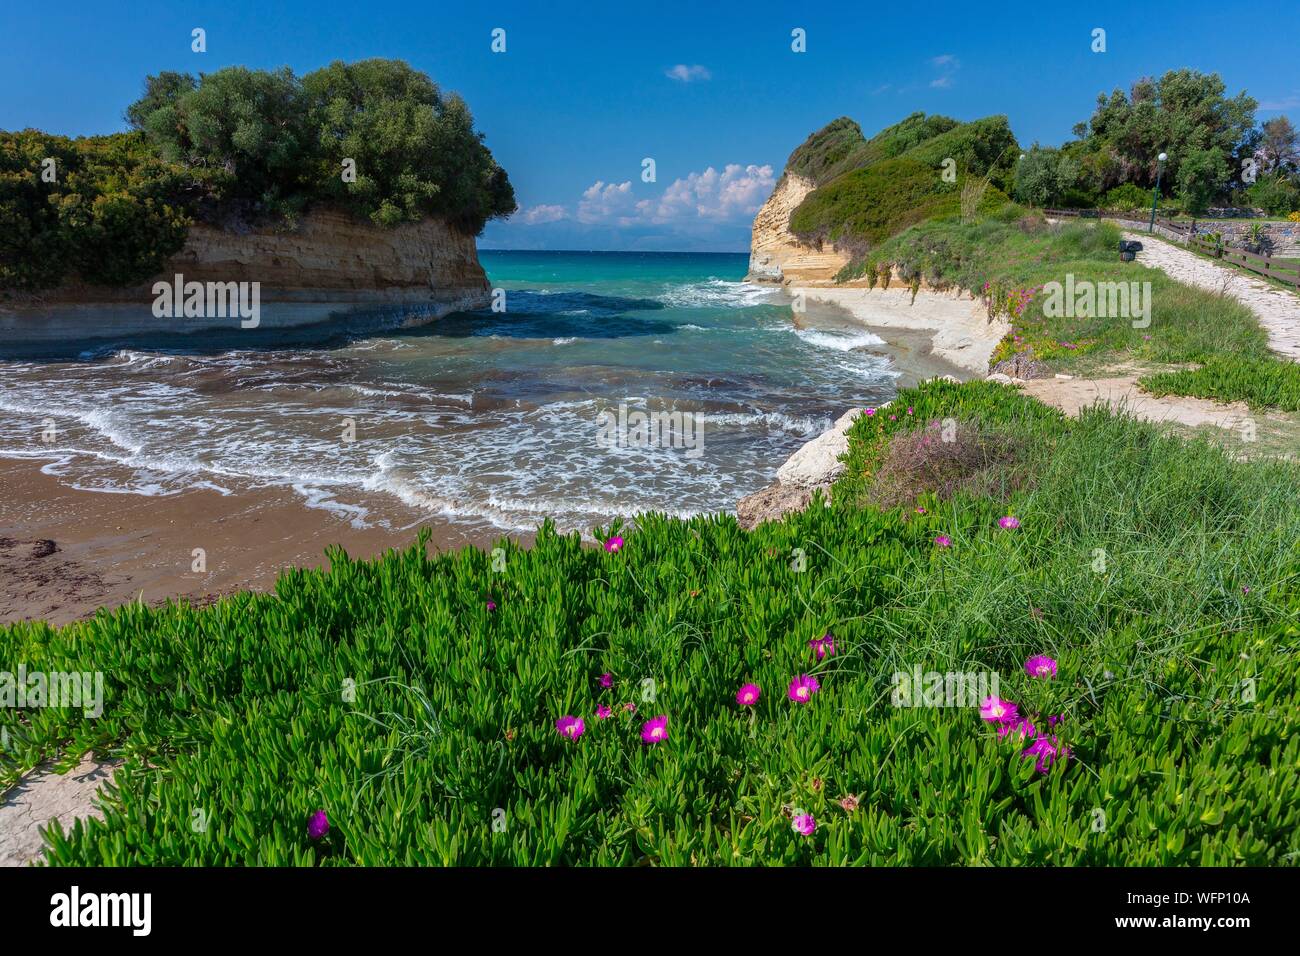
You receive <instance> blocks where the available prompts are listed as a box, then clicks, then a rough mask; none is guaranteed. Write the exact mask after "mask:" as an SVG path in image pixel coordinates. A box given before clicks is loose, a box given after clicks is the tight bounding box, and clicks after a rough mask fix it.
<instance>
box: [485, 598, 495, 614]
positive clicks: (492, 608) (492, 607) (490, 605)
mask: <svg viewBox="0 0 1300 956" xmlns="http://www.w3.org/2000/svg"><path fill="white" fill-rule="evenodd" d="M487 609H488V611H489V613H490V612H492V611H495V610H496V609H497V602H496V601H493V600H492V599H491V598H488V602H487Z"/></svg>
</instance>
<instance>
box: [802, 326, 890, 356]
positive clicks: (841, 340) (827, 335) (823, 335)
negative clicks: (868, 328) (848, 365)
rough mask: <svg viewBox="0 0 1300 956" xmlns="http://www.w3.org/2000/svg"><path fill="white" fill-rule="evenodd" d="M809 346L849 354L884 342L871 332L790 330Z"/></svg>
mask: <svg viewBox="0 0 1300 956" xmlns="http://www.w3.org/2000/svg"><path fill="white" fill-rule="evenodd" d="M792 331H793V332H794V334H795V335H797V336H799V338H801V339H802V340H803V341H805V342H807V343H808V344H809V345H815V346H816V347H817V348H820V349H834V350H835V351H837V352H851V351H853V350H854V349H861V348H867V347H869V346H872V345H884V344H885V340H884V339H882V338H881V337H880V336H878V335H873V334H872V333H871V332H843V333H840V332H826V331H822V330H820V329H792Z"/></svg>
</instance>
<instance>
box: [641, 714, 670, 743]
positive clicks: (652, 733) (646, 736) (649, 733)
mask: <svg viewBox="0 0 1300 956" xmlns="http://www.w3.org/2000/svg"><path fill="white" fill-rule="evenodd" d="M641 739H642V741H644V742H645V743H648V744H657V743H659V742H660V741H664V740H667V739H668V715H667V714H660V715H659V716H658V717H652V718H650V719H649V720H647V721H646V722H645V725H644V726H642V728H641Z"/></svg>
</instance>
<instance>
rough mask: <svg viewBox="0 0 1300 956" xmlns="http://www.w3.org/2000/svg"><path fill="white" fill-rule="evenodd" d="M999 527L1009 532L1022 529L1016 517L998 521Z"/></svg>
mask: <svg viewBox="0 0 1300 956" xmlns="http://www.w3.org/2000/svg"><path fill="white" fill-rule="evenodd" d="M998 527H999V528H1005V529H1006V530H1007V531H1015V530H1016V529H1017V528H1019V527H1020V519H1019V518H1017V517H1016V516H1015V515H1007V516H1006V517H1005V518H999V519H998Z"/></svg>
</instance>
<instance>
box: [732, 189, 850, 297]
mask: <svg viewBox="0 0 1300 956" xmlns="http://www.w3.org/2000/svg"><path fill="white" fill-rule="evenodd" d="M814 188H815V186H814V184H813V182H812V181H811V180H809V179H804V178H803V177H801V176H797V175H795V174H793V173H786V174H785V175H784V176H782V177H781V181H780V182H779V183H777V185H776V189H774V190H773V191H772V195H771V196H769V197H767V202H765V203H763V208H762V209H760V210H759V211H758V215H757V216H755V217H754V229H753V236H752V238H751V240H750V251H749V275H748V277H747V278H748V279H749V280H750V281H751V282H780V283H784V284H786V285H791V284H797V285H810V284H818V283H829V282H830V281H831V280H832V279H834V278H835V273H837V272H839V271H840V269H841V268H843V267H844V266H845V265H846V264H847V263H848V261H849V260H848V257H847V256H845V255H842V254H841V253H838V252H836V251H835V250H834V249H833V248H831V247H830V246H825V247H824V248H816V247H813V246H809V245H805V244H804V243H802V242H800V241H799V240H798V239H796V238H795V236H794V234H793V233H791V232H790V214H791V213H793V212H794V210H795V207H796V206H798V205H799V204H800V203H801V202H803V200H804V197H806V196H807V195H808V194H809V193H810V192H812V191H813V189H814Z"/></svg>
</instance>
